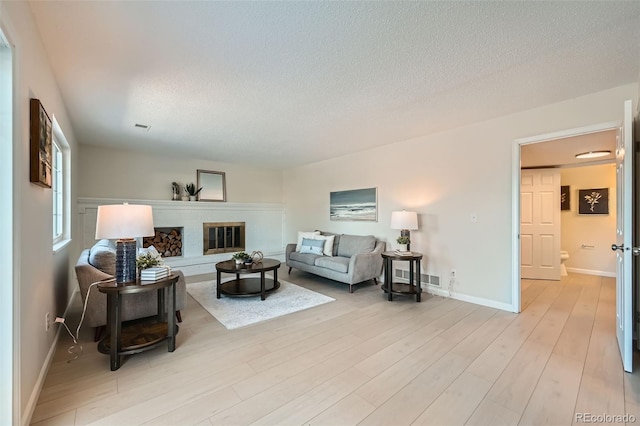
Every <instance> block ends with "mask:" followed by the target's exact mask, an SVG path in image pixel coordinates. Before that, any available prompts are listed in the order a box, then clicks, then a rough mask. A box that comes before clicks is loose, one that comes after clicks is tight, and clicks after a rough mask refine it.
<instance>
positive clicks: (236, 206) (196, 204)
mask: <svg viewBox="0 0 640 426" xmlns="http://www.w3.org/2000/svg"><path fill="white" fill-rule="evenodd" d="M121 203H129V204H144V205H152V206H154V207H161V208H162V209H164V210H171V209H172V208H174V209H176V210H184V209H201V210H256V209H258V210H282V209H284V204H278V203H227V202H215V201H171V200H169V201H167V200H140V199H124V198H123V199H116V198H87V197H83V198H78V213H82V212H83V210H84V209H85V208H87V207H89V208H92V207H96V206H101V205H104V204H121Z"/></svg>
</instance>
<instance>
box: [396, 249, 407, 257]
mask: <svg viewBox="0 0 640 426" xmlns="http://www.w3.org/2000/svg"><path fill="white" fill-rule="evenodd" d="M393 253H394V254H397V255H398V256H411V251H409V250H394V251H393Z"/></svg>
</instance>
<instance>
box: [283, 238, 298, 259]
mask: <svg viewBox="0 0 640 426" xmlns="http://www.w3.org/2000/svg"><path fill="white" fill-rule="evenodd" d="M294 251H296V244H295V243H289V244H287V247H286V249H285V256H286V257H285V259H287V262H288V261H289V255H290V254H291V253H293V252H294Z"/></svg>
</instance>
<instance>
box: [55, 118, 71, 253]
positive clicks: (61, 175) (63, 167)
mask: <svg viewBox="0 0 640 426" xmlns="http://www.w3.org/2000/svg"><path fill="white" fill-rule="evenodd" d="M51 124H52V126H51V127H52V130H53V132H52V133H53V143H52V144H51V149H52V150H53V152H52V153H51V154H52V155H51V159H52V162H53V164H51V174H52V176H51V178H52V179H51V193H52V194H51V196H52V197H53V200H51V201H52V216H53V217H52V219H53V251H54V252H56V251H57V250H59V249H60V248H62V247H64V246H66V245H67V244H68V243H69V242H71V197H70V194H71V150H70V148H69V142H67V138H65V136H64V133H62V129H61V128H60V125H59V124H58V120H56V116H55V114H54V115H53V118H52V120H51Z"/></svg>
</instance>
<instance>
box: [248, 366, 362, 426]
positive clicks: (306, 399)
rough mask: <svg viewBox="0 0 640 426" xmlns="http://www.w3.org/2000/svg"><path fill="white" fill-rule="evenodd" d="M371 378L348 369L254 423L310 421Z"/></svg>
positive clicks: (282, 423)
mask: <svg viewBox="0 0 640 426" xmlns="http://www.w3.org/2000/svg"><path fill="white" fill-rule="evenodd" d="M367 380H369V376H367V375H366V374H364V373H361V372H359V371H358V370H356V369H353V368H352V369H348V370H346V371H344V372H342V373H340V374H339V375H337V376H335V377H333V378H331V379H330V380H327V381H326V382H324V383H323V384H321V385H319V386H316V387H315V388H313V389H311V390H309V391H308V392H306V393H304V394H302V395H300V396H298V397H297V398H294V399H292V400H291V401H289V402H288V403H287V404H285V405H283V406H281V407H278V408H276V409H275V410H273V411H271V412H270V413H269V414H268V415H266V416H264V417H262V418H260V419H259V420H257V421H255V422H254V423H252V424H253V425H256V426H258V425H262V426H271V425H300V424H308V423H309V421H310V420H311V419H312V418H314V417H316V416H317V415H319V414H320V413H322V412H323V411H325V410H326V409H328V408H329V407H331V406H332V405H334V404H336V403H337V402H339V401H340V400H341V399H343V398H345V397H346V396H348V395H349V394H350V393H351V392H353V391H354V390H355V389H357V388H358V387H360V385H362V384H363V383H365V382H366V381H367Z"/></svg>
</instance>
